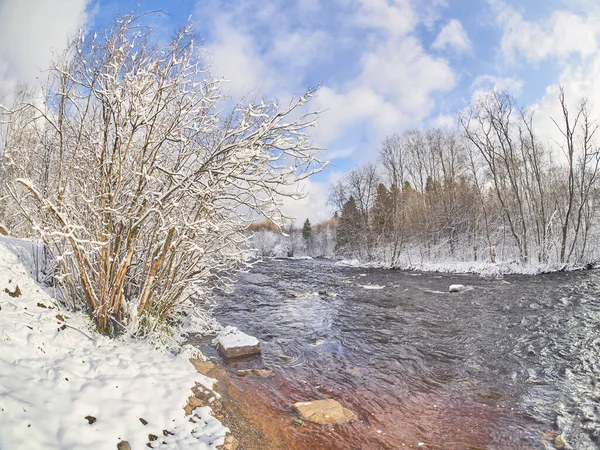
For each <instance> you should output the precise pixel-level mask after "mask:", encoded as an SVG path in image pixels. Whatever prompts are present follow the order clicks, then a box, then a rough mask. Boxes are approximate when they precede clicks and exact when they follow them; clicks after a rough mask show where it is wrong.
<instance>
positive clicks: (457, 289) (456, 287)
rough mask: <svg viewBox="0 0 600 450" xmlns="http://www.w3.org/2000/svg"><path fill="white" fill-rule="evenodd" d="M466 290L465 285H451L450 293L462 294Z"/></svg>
mask: <svg viewBox="0 0 600 450" xmlns="http://www.w3.org/2000/svg"><path fill="white" fill-rule="evenodd" d="M465 289H466V287H465V285H464V284H451V285H450V287H449V288H448V292H462V291H464V290H465Z"/></svg>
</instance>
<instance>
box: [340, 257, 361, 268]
mask: <svg viewBox="0 0 600 450" xmlns="http://www.w3.org/2000/svg"><path fill="white" fill-rule="evenodd" d="M335 265H336V266H345V267H361V266H363V264H361V262H360V261H359V260H358V259H342V260H341V261H338V262H336V263H335Z"/></svg>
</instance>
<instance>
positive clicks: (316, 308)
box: [215, 261, 600, 450]
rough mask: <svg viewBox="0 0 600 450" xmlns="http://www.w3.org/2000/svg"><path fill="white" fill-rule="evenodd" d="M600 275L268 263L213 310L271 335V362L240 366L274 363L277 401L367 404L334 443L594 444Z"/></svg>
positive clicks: (599, 398)
mask: <svg viewBox="0 0 600 450" xmlns="http://www.w3.org/2000/svg"><path fill="white" fill-rule="evenodd" d="M415 275H419V276H415ZM598 280H599V278H598V275H597V274H596V273H594V272H583V273H564V274H554V275H542V276H537V277H529V276H510V277H504V278H503V279H484V278H481V277H477V276H471V275H439V274H415V273H406V272H398V271H386V270H365V269H353V268H341V267H336V266H335V265H333V264H331V263H330V262H326V261H269V262H265V263H262V264H260V265H257V266H256V267H255V268H254V269H253V270H252V272H251V273H248V274H244V275H242V276H241V278H240V280H239V282H238V284H237V286H236V289H235V291H234V292H233V293H232V294H221V295H220V298H219V301H218V304H217V307H216V309H215V314H216V316H217V318H218V319H219V320H220V321H221V322H222V323H224V324H232V325H236V326H238V327H239V328H240V329H242V330H243V331H245V332H248V333H249V334H252V335H254V336H256V337H258V338H259V339H260V340H261V341H262V348H263V354H262V359H261V358H258V359H255V360H252V361H249V362H245V363H239V364H237V365H235V366H236V367H241V366H243V365H246V366H261V365H265V366H267V367H269V368H272V369H274V370H275V371H276V376H275V377H273V378H272V379H268V380H257V381H256V382H257V383H260V385H261V389H265V390H266V392H267V395H268V398H269V400H270V401H271V402H272V404H273V407H274V408H278V409H280V410H282V411H289V406H290V405H291V404H292V403H294V402H297V401H305V400H314V399H318V398H324V397H331V398H335V399H337V400H339V401H341V402H342V403H343V404H344V405H345V406H347V407H349V408H350V409H352V410H353V411H355V412H356V413H357V415H358V418H359V420H358V421H357V422H356V423H354V424H352V425H349V426H343V427H337V428H333V429H331V430H327V433H326V435H327V439H330V441H329V442H330V443H331V444H330V445H331V446H334V447H337V448H365V449H374V448H403V447H404V448H411V447H412V448H425V449H468V448H471V449H483V448H489V449H492V448H493V449H516V448H523V449H535V448H540V449H543V448H554V446H553V440H554V439H555V437H556V436H557V434H559V433H562V437H564V440H565V444H566V445H565V448H572V449H578V450H579V449H582V450H585V449H595V448H600V393H599V392H597V391H596V389H595V377H596V376H598V375H600V364H599V362H600V333H599V332H598V331H599V328H600V306H599V302H598V299H597V297H598V285H597V284H596V283H597V282H598ZM455 283H460V284H464V285H467V286H471V287H472V289H470V290H467V291H465V292H462V293H458V294H449V293H447V292H446V291H447V290H448V286H449V285H450V284H455ZM365 286H367V288H365ZM373 286H376V287H377V288H376V289H375V288H372V287H373ZM369 287H370V288H369ZM297 433H299V434H300V435H302V434H305V435H306V439H307V442H309V441H310V439H312V438H314V436H313V435H314V434H315V433H321V434H323V431H322V430H318V429H315V428H314V427H301V428H299V429H298V431H297ZM321 438H322V436H321ZM419 444H420V445H419Z"/></svg>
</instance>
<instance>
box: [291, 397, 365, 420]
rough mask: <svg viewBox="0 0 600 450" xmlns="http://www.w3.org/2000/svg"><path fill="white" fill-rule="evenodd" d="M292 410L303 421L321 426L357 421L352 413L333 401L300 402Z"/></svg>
mask: <svg viewBox="0 0 600 450" xmlns="http://www.w3.org/2000/svg"><path fill="white" fill-rule="evenodd" d="M292 408H293V409H294V411H295V412H296V413H297V414H298V415H299V416H300V417H302V419H304V420H307V421H309V422H313V423H318V424H321V425H328V424H342V423H347V422H351V421H353V420H355V419H356V416H355V415H354V413H353V412H352V411H350V410H349V409H347V408H344V407H343V406H342V405H341V404H340V403H339V402H337V401H335V400H333V399H328V400H315V401H312V402H299V403H295V404H294V405H293V406H292Z"/></svg>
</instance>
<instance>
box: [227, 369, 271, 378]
mask: <svg viewBox="0 0 600 450" xmlns="http://www.w3.org/2000/svg"><path fill="white" fill-rule="evenodd" d="M235 374H236V375H237V376H238V377H245V376H246V375H256V376H258V377H270V376H272V375H273V371H272V370H269V369H240V370H237V371H236V372H235Z"/></svg>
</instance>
